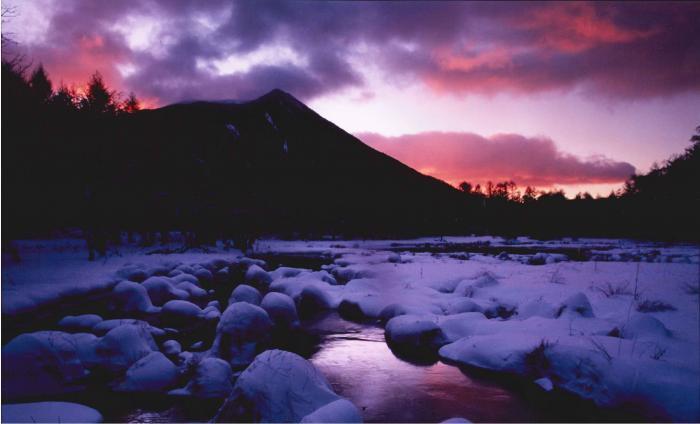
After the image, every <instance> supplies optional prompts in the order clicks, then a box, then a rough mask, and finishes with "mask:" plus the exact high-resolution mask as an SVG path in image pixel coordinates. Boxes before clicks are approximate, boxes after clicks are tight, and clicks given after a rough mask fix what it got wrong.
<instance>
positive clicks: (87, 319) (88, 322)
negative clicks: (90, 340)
mask: <svg viewBox="0 0 700 424" xmlns="http://www.w3.org/2000/svg"><path fill="white" fill-rule="evenodd" d="M100 322H102V317H101V316H99V315H95V314H85V315H68V316H65V317H63V319H61V320H60V321H59V322H58V327H59V328H60V329H61V330H64V331H70V332H79V331H90V330H91V329H92V327H94V326H96V325H97V324H99V323H100Z"/></svg>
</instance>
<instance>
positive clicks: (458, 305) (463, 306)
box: [447, 298, 484, 315]
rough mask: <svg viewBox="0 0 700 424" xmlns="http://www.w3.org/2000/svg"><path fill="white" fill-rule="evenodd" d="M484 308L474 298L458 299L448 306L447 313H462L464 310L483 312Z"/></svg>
mask: <svg viewBox="0 0 700 424" xmlns="http://www.w3.org/2000/svg"><path fill="white" fill-rule="evenodd" d="M483 311H484V308H482V307H481V306H480V305H479V304H478V303H476V302H474V301H473V300H470V299H464V298H462V299H457V300H455V301H453V302H450V304H449V306H448V307H447V314H448V315H454V314H461V313H463V312H483Z"/></svg>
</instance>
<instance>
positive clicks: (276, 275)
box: [269, 266, 309, 281]
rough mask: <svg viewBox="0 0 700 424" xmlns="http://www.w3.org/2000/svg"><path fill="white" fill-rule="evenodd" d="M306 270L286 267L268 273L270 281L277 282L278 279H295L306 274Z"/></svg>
mask: <svg viewBox="0 0 700 424" xmlns="http://www.w3.org/2000/svg"><path fill="white" fill-rule="evenodd" d="M308 271H309V270H308V269H302V268H291V267H288V266H281V267H279V268H277V269H276V270H274V271H272V272H270V273H269V274H270V277H272V280H273V281H274V280H278V279H280V278H291V277H296V276H297V275H299V274H300V273H302V272H308Z"/></svg>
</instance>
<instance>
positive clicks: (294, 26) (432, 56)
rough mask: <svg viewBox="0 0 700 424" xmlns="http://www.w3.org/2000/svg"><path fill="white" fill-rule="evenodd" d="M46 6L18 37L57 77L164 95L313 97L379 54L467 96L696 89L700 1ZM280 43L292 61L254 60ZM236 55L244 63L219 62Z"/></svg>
mask: <svg viewBox="0 0 700 424" xmlns="http://www.w3.org/2000/svg"><path fill="white" fill-rule="evenodd" d="M17 7H18V12H19V13H22V3H19V4H18V6H17ZM44 9H45V10H44V11H45V13H46V16H47V18H48V19H49V23H48V28H47V30H46V36H45V37H44V38H43V39H41V40H40V41H37V42H32V43H29V44H27V45H23V46H20V47H21V48H22V49H24V50H25V51H27V53H28V54H29V55H30V56H31V57H32V58H33V60H34V61H35V62H43V63H44V64H45V65H46V67H47V69H48V70H49V72H51V73H52V75H53V77H54V79H57V80H60V79H63V80H64V81H67V82H77V81H85V80H86V79H87V76H88V75H89V74H90V73H91V72H93V71H94V70H95V69H99V70H100V71H101V72H102V73H103V74H104V75H105V76H106V77H107V80H108V81H109V82H110V83H111V84H113V85H115V86H117V87H118V88H119V89H121V90H123V91H132V90H133V91H135V92H136V93H137V94H139V95H140V96H142V97H146V98H154V99H157V100H158V102H159V103H168V102H173V101H178V100H183V99H192V98H246V97H254V96H256V95H259V94H261V93H264V92H266V91H268V90H270V89H272V88H275V87H278V88H282V89H285V90H287V91H289V92H291V93H293V94H295V95H296V96H298V97H300V98H301V99H302V100H308V99H310V98H313V97H317V96H321V95H323V94H326V93H331V92H335V91H338V90H342V89H344V88H347V87H359V88H362V87H363V85H364V79H363V67H365V66H370V65H372V66H376V67H378V68H379V69H380V71H381V73H382V75H383V76H384V77H385V78H387V79H395V78H397V77H398V78H399V79H400V80H401V81H414V82H418V83H423V84H427V85H428V86H430V87H432V88H434V89H435V90H438V91H443V92H450V93H455V94H458V95H459V94H471V93H498V92H511V93H530V92H540V91H549V90H575V89H581V90H584V91H587V92H590V93H592V94H594V95H602V96H605V97H610V98H613V99H634V98H649V97H658V96H669V95H674V94H678V93H685V92H689V91H692V92H697V91H700V77H699V75H700V27H699V26H698V25H697V22H698V21H700V5H699V4H697V3H672V2H664V3H632V4H630V3H622V2H620V3H526V4H523V3H500V2H499V3H478V2H477V3H458V2H445V3H438V2H405V3H399V2H389V3H379V2H372V3H365V2H362V3H358V2H316V1H309V2H306V1H294V2H290V1H238V2H228V1H222V0H212V1H207V2H197V1H193V0H145V1H136V0H126V1H120V2H94V1H91V0H62V1H57V0H56V1H53V2H52V3H49V4H48V6H47V7H45V8H44ZM144 22H151V23H153V22H155V23H156V25H155V26H156V27H157V28H155V29H154V30H153V31H152V33H151V34H150V35H148V36H146V35H143V34H141V35H138V34H140V33H142V32H144V28H145V27H146V25H147V24H146V23H144ZM14 31H15V32H21V28H15V29H14ZM135 34H136V35H135ZM139 37H141V39H139ZM134 40H136V41H138V42H141V43H143V44H144V46H143V47H142V48H140V47H138V46H137V47H135V46H134ZM275 48H285V49H287V51H289V52H292V53H291V54H292V55H293V56H294V57H293V59H295V60H291V59H290V60H287V61H284V60H277V61H275V60H260V58H258V59H255V55H256V54H260V52H261V51H264V50H265V49H268V50H269V49H272V51H273V52H274V49H275ZM251 57H253V59H251ZM268 59H269V58H268ZM272 59H274V58H272ZM296 59H298V60H296ZM227 61H228V62H229V63H232V64H233V65H236V66H238V65H241V64H245V65H247V66H238V67H237V68H236V66H234V68H235V69H233V70H230V69H226V68H225V67H223V68H222V67H219V68H217V67H216V66H215V65H216V63H220V62H227ZM126 68H128V69H130V71H129V72H124V69H126Z"/></svg>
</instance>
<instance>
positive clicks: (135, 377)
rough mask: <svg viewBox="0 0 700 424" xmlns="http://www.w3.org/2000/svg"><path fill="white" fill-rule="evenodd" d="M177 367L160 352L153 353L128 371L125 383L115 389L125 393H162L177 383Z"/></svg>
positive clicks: (134, 364)
mask: <svg viewBox="0 0 700 424" xmlns="http://www.w3.org/2000/svg"><path fill="white" fill-rule="evenodd" d="M177 377H178V373H177V367H175V364H173V363H172V362H171V361H170V360H169V359H168V358H166V357H165V355H163V354H162V353H160V352H151V353H149V354H148V355H146V356H144V357H143V358H141V359H139V360H138V361H136V362H135V363H133V364H132V365H131V366H130V367H129V369H127V370H126V375H125V377H124V381H123V382H121V383H120V384H118V385H117V386H116V387H115V390H117V391H123V392H162V391H164V390H167V389H168V388H170V387H172V385H173V384H175V382H176V381H177Z"/></svg>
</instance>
